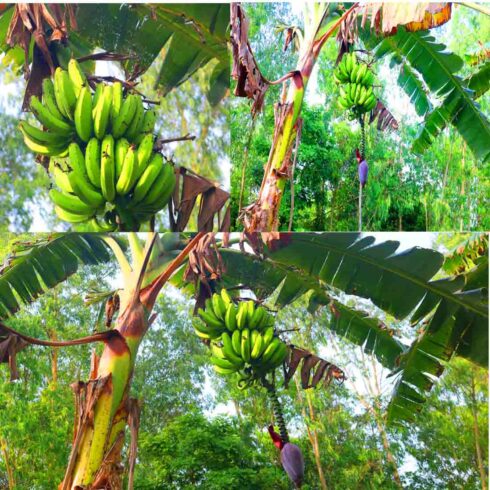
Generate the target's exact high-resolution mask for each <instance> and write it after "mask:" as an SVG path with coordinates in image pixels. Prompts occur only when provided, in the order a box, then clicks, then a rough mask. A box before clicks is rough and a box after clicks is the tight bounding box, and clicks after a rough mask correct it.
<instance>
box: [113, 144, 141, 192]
mask: <svg viewBox="0 0 490 490" xmlns="http://www.w3.org/2000/svg"><path fill="white" fill-rule="evenodd" d="M116 152H117V150H116ZM137 171H138V156H137V153H136V148H135V147H134V146H133V145H132V146H130V147H129V149H128V151H127V153H126V157H125V158H124V162H123V167H122V170H121V175H120V176H119V178H118V179H117V184H116V191H117V193H118V194H119V195H120V196H125V195H126V194H128V193H129V191H130V190H131V189H132V188H133V186H134V184H135V182H136V178H137ZM116 174H117V171H116Z"/></svg>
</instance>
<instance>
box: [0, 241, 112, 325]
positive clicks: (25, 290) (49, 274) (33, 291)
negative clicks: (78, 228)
mask: <svg viewBox="0 0 490 490" xmlns="http://www.w3.org/2000/svg"><path fill="white" fill-rule="evenodd" d="M102 237H103V235H101V234H96V233H58V234H52V235H49V236H47V237H42V238H39V239H37V240H34V241H32V242H29V243H19V244H16V245H15V246H14V247H13V249H12V252H11V254H10V255H9V256H8V257H7V259H6V261H5V264H4V265H3V266H2V267H1V269H0V318H5V317H7V316H9V315H12V314H13V313H15V312H16V311H17V310H18V309H19V308H20V306H21V304H28V303H31V302H33V301H34V300H35V299H36V298H38V297H39V296H40V295H42V294H44V293H45V292H46V291H47V290H48V289H51V288H53V287H55V286H56V285H58V284H60V283H61V282H63V281H65V280H66V279H67V278H68V277H69V276H71V275H72V274H74V273H75V272H77V270H78V267H79V266H80V265H94V264H102V263H106V262H109V261H110V260H111V259H112V254H111V253H110V251H109V249H108V247H107V246H106V244H105V242H104V241H103V238H102Z"/></svg>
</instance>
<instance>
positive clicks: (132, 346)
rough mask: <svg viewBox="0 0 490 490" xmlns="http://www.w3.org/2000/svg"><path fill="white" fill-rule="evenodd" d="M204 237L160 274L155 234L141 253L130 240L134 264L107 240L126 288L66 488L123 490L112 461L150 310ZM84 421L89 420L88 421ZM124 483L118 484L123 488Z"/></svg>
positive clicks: (94, 373) (95, 368)
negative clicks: (155, 263) (171, 277)
mask: <svg viewBox="0 0 490 490" xmlns="http://www.w3.org/2000/svg"><path fill="white" fill-rule="evenodd" d="M200 238H202V234H201V233H199V234H197V235H196V236H195V237H194V238H193V239H192V240H190V242H189V243H188V244H187V246H186V247H185V248H184V249H183V250H182V252H181V253H180V254H179V255H178V256H177V257H176V258H175V259H174V260H173V261H172V262H171V263H170V265H168V266H166V268H165V269H164V270H163V271H160V273H157V274H156V270H155V268H154V267H149V265H151V262H152V260H154V259H156V257H157V254H158V247H156V246H155V242H156V241H157V235H156V234H152V235H150V238H149V239H148V241H147V244H146V247H145V248H144V249H143V248H142V247H141V244H140V243H139V241H138V238H137V237H136V235H134V234H130V235H129V239H130V245H131V249H132V256H133V262H132V264H131V265H130V264H129V262H128V261H127V259H126V257H125V255H124V253H123V252H122V250H121V249H120V248H119V245H118V244H117V242H116V241H115V240H113V239H111V238H108V245H109V246H110V247H111V248H112V250H113V252H114V254H115V256H116V258H117V260H118V262H119V265H120V267H121V270H122V274H123V277H124V287H123V289H122V290H120V291H119V292H118V295H119V301H120V306H119V311H120V313H119V316H118V318H117V321H116V325H115V327H114V328H113V329H112V330H110V332H112V334H111V335H110V336H109V337H108V338H107V339H106V340H105V341H104V344H105V346H104V350H103V352H102V355H101V356H100V359H96V360H95V362H93V364H92V369H91V380H90V382H89V383H92V386H90V388H91V391H90V393H89V391H88V390H87V393H86V395H85V400H86V402H88V403H90V401H91V400H90V398H91V397H90V396H88V395H90V394H92V395H94V396H93V397H92V400H93V403H92V406H91V407H87V406H86V407H85V408H90V409H91V410H86V412H89V411H90V412H92V414H93V415H92V417H93V420H92V421H91V423H83V421H81V420H79V423H78V428H77V432H76V436H75V443H74V445H73V449H72V454H71V457H70V461H69V464H68V468H67V471H66V475H65V479H64V482H63V484H62V486H61V488H63V489H75V488H101V487H100V485H109V488H119V487H118V486H117V483H116V481H117V480H119V479H120V475H119V474H118V473H119V472H118V471H117V468H116V466H117V465H114V461H116V462H119V461H120V452H121V449H122V446H123V442H124V431H125V429H126V425H127V421H128V416H129V414H130V404H129V403H128V402H129V387H130V384H131V377H132V373H133V368H134V363H135V358H136V354H137V351H138V346H139V345H140V343H141V341H142V339H143V337H144V335H145V334H146V332H147V330H148V328H149V327H150V325H151V323H152V320H153V318H152V314H151V312H152V309H153V306H154V304H155V301H156V298H157V296H158V294H159V292H160V290H161V289H162V287H163V285H164V284H165V283H166V281H167V280H168V279H169V278H170V276H171V275H172V274H173V273H174V272H175V270H176V269H177V268H178V267H179V266H180V265H181V264H182V263H183V261H184V260H185V258H186V257H187V255H188V253H189V252H190V251H191V250H192V249H193V247H194V246H195V245H196V243H197V242H198V241H199V240H200ZM85 422H86V421H85ZM119 484H120V483H119Z"/></svg>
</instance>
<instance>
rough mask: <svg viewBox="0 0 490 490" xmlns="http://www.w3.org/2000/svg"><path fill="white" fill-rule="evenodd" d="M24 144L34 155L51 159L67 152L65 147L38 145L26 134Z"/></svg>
mask: <svg viewBox="0 0 490 490" xmlns="http://www.w3.org/2000/svg"><path fill="white" fill-rule="evenodd" d="M24 143H25V144H26V146H27V147H28V148H29V149H30V150H31V151H33V152H34V153H37V154H39V155H44V156H49V157H52V156H58V155H61V154H62V153H63V152H64V151H65V150H66V146H65V145H63V146H54V145H46V144H41V143H37V142H36V141H34V140H33V139H31V138H30V137H29V136H27V135H26V134H25V133H24Z"/></svg>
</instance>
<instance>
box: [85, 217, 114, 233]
mask: <svg viewBox="0 0 490 490" xmlns="http://www.w3.org/2000/svg"><path fill="white" fill-rule="evenodd" d="M89 225H90V226H91V227H92V229H93V231H95V232H97V233H100V232H102V233H110V232H112V231H115V230H116V228H117V225H116V223H109V222H108V221H107V220H106V219H105V218H104V223H103V224H100V222H99V220H98V219H97V216H94V217H93V218H92V219H91V220H90V221H89Z"/></svg>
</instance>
